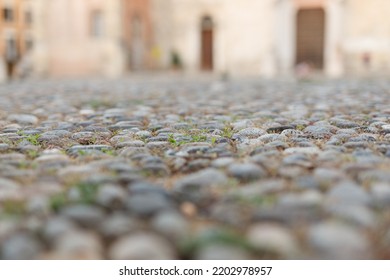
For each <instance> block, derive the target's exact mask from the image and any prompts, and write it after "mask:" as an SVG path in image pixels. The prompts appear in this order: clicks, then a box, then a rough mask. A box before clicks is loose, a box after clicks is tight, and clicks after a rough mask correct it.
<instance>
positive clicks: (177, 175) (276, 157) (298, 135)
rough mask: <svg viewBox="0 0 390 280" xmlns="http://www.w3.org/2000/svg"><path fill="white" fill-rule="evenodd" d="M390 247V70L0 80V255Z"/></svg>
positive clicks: (298, 252) (338, 253)
mask: <svg viewBox="0 0 390 280" xmlns="http://www.w3.org/2000/svg"><path fill="white" fill-rule="evenodd" d="M1 258H2V259H263V258H265V259H384V258H387V259H388V258H390V82H383V81H377V82H353V81H337V82H336V81H334V82H316V83H315V82H303V83H288V82H281V83H277V82H255V81H246V82H245V81H241V82H221V81H214V82H213V81H206V80H204V81H200V82H195V81H191V80H179V79H176V80H175V79H173V80H171V81H168V80H164V79H154V80H153V79H152V80H151V81H148V80H147V79H139V80H123V81H122V80H121V81H104V80H95V81H93V80H91V81H51V82H29V83H13V84H9V85H4V86H1V88H0V259H1Z"/></svg>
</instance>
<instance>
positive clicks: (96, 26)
mask: <svg viewBox="0 0 390 280" xmlns="http://www.w3.org/2000/svg"><path fill="white" fill-rule="evenodd" d="M103 35H104V22H103V13H102V12H101V11H93V12H92V16H91V36H92V37H93V38H101V37H103Z"/></svg>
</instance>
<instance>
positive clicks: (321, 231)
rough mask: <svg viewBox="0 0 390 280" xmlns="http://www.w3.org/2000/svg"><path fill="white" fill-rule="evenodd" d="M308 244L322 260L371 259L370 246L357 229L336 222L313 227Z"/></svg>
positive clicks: (310, 230) (309, 233)
mask: <svg viewBox="0 0 390 280" xmlns="http://www.w3.org/2000/svg"><path fill="white" fill-rule="evenodd" d="M308 242H309V244H310V245H311V246H312V248H313V249H314V250H315V251H316V253H317V257H318V258H320V259H369V258H370V256H371V252H370V244H369V242H368V241H367V239H366V238H365V237H364V235H362V234H361V233H360V232H359V231H357V230H356V229H355V228H352V227H350V226H347V225H343V224H340V223H335V222H323V223H320V224H317V225H314V226H312V227H311V228H310V229H309V232H308Z"/></svg>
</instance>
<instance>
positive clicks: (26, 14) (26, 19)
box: [24, 10, 33, 24]
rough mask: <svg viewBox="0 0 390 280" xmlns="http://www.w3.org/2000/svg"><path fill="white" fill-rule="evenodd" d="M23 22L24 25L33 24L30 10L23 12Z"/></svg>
mask: <svg viewBox="0 0 390 280" xmlns="http://www.w3.org/2000/svg"><path fill="white" fill-rule="evenodd" d="M24 22H25V23H26V24H31V23H32V22H33V16H32V12H31V11H30V10H27V11H25V12H24Z"/></svg>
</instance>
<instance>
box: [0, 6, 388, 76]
mask: <svg viewBox="0 0 390 280" xmlns="http://www.w3.org/2000/svg"><path fill="white" fill-rule="evenodd" d="M0 8H1V18H0V34H1V38H2V39H1V41H0V55H1V57H2V59H3V63H2V64H4V67H5V70H4V72H5V78H7V79H12V78H15V77H82V76H102V77H119V76H123V75H127V74H132V73H136V72H151V71H157V70H158V71H166V70H171V69H174V70H178V71H183V72H185V73H190V74H196V73H206V74H219V75H221V74H225V75H229V76H256V77H266V78H275V77H277V78H279V77H294V76H296V75H298V78H299V77H300V76H302V75H303V76H305V75H306V74H307V73H309V72H310V73H313V74H315V75H320V76H324V77H343V76H357V77H361V76H368V75H371V76H386V75H388V74H389V73H390V47H389V46H390V33H389V32H388V30H389V28H390V1H388V0H372V1H366V0H242V1H239V3H238V2H237V1H235V0H110V1H107V0H1V1H0ZM362 19H364V20H362ZM25 56H26V59H24V58H23V57H25ZM19 64H20V65H19ZM18 65H19V66H18ZM309 68H310V69H309ZM0 72H1V71H0ZM310 75H311V74H310ZM310 75H309V76H310Z"/></svg>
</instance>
